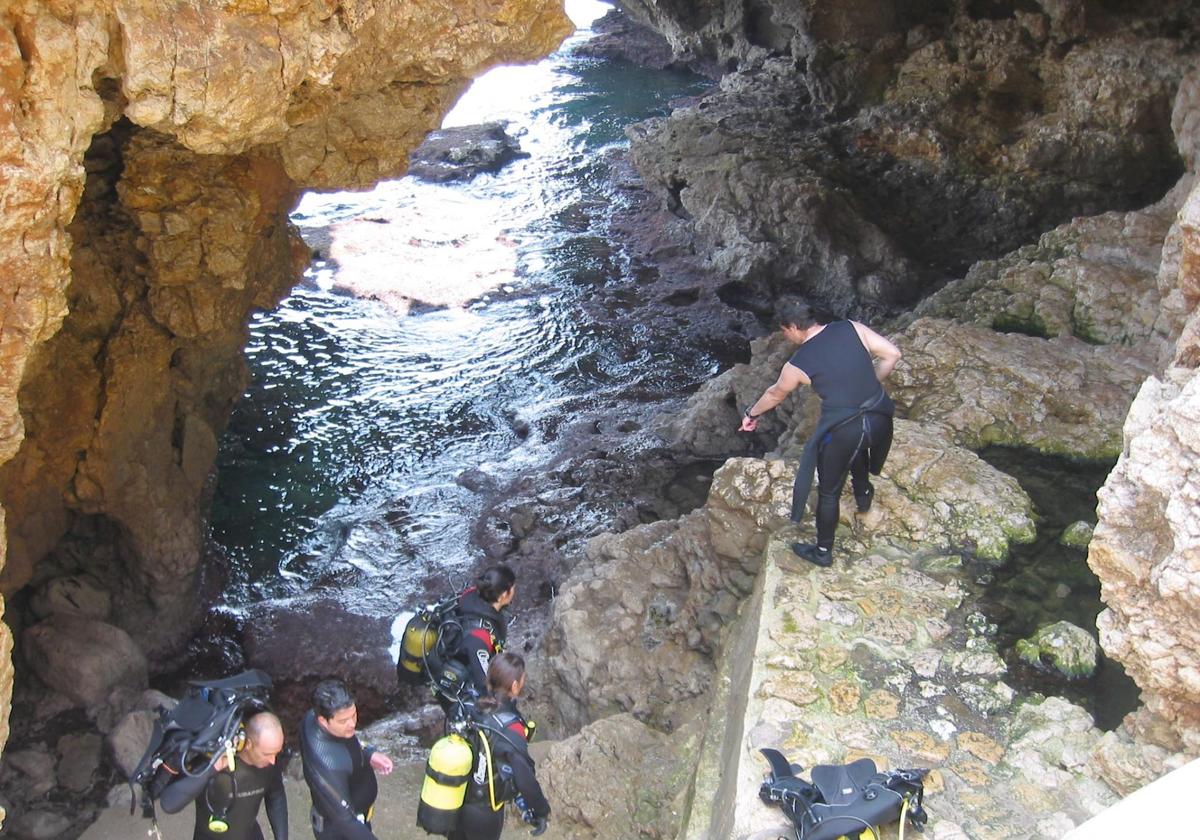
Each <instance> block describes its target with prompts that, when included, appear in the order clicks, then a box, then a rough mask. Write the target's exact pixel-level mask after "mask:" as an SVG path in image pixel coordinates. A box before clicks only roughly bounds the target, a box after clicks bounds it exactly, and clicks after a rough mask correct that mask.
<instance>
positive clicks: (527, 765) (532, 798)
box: [509, 752, 550, 817]
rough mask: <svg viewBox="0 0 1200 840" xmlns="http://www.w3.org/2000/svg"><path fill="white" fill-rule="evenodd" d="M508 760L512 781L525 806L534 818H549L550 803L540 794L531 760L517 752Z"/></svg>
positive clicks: (540, 790) (540, 787)
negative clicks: (509, 761)
mask: <svg viewBox="0 0 1200 840" xmlns="http://www.w3.org/2000/svg"><path fill="white" fill-rule="evenodd" d="M509 758H510V760H511V762H512V769H513V781H514V782H516V784H517V790H519V791H520V792H521V796H523V797H525V804H526V806H528V808H529V810H530V811H532V812H533V815H534V816H535V817H548V816H550V803H549V802H548V801H547V800H546V794H544V793H542V786H541V784H539V783H538V780H537V776H536V775H534V772H533V759H531V758H530V757H529V756H528V755H522V754H521V753H517V752H514V753H513V754H511V755H510V756H509Z"/></svg>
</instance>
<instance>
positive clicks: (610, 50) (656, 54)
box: [575, 9, 679, 68]
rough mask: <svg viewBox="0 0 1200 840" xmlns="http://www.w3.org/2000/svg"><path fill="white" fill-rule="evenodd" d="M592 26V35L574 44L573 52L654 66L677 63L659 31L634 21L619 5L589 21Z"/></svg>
mask: <svg viewBox="0 0 1200 840" xmlns="http://www.w3.org/2000/svg"><path fill="white" fill-rule="evenodd" d="M592 30H593V31H594V32H595V33H596V37H594V38H591V39H589V40H588V41H586V42H584V43H582V44H580V45H579V46H578V47H576V48H575V52H576V54H577V55H586V56H589V57H591V58H599V59H619V60H621V61H629V62H633V63H635V64H638V65H640V66H642V67H654V68H664V67H671V66H674V65H676V64H678V63H679V62H678V61H677V60H676V58H675V55H674V53H673V51H672V50H671V45H670V44H669V43H667V39H666V38H664V37H663V36H662V34H660V33H659V32H658V31H656V30H654V29H652V28H650V27H648V26H643V25H641V24H639V23H637V22H636V21H634V20H632V19H631V18H630V17H629V16H628V15H626V14H624V13H623V12H622V11H621V10H620V9H613V10H612V11H610V12H608V13H607V14H606V15H605V16H604V17H602V18H600V19H599V20H597V21H595V22H594V23H592Z"/></svg>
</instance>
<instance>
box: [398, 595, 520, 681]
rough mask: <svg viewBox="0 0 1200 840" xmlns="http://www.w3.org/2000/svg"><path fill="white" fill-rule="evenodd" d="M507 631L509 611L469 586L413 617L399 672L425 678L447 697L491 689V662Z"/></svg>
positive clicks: (405, 677) (402, 677) (406, 676)
mask: <svg viewBox="0 0 1200 840" xmlns="http://www.w3.org/2000/svg"><path fill="white" fill-rule="evenodd" d="M506 635H507V622H506V621H505V620H504V617H503V616H502V615H501V614H500V613H499V612H498V611H497V610H496V609H495V608H494V607H493V606H492V605H491V604H489V603H487V602H486V601H484V600H483V599H482V598H481V597H480V596H479V593H478V592H477V591H476V588H475V587H473V586H472V587H469V588H467V589H465V590H464V591H463V592H461V593H460V594H458V595H454V596H452V597H449V598H445V599H443V600H441V601H439V602H437V603H436V604H427V605H425V606H423V607H421V608H420V609H418V610H417V612H416V613H415V614H414V615H413V616H412V618H410V619H409V621H408V624H407V625H406V626H405V628H404V635H403V637H402V641H401V645H400V658H399V660H398V661H397V663H396V674H397V676H398V678H399V679H400V681H401V682H416V681H425V682H427V683H428V684H429V686H430V688H431V689H432V690H433V691H434V693H435V694H437V695H439V696H440V697H442V698H444V699H445V700H448V701H450V702H451V703H455V704H459V703H462V702H463V701H465V700H468V699H473V698H474V697H478V696H480V695H482V694H483V693H484V692H485V691H486V688H487V668H488V664H489V663H490V661H491V657H492V656H494V655H495V654H496V653H498V652H499V651H501V650H502V649H503V647H504V642H505V638H506Z"/></svg>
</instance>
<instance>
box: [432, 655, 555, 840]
mask: <svg viewBox="0 0 1200 840" xmlns="http://www.w3.org/2000/svg"><path fill="white" fill-rule="evenodd" d="M524 688H525V660H524V659H522V658H521V657H520V656H519V655H517V654H515V653H508V652H504V653H499V654H497V655H496V656H495V657H493V658H492V662H491V665H490V666H489V667H488V690H489V694H488V695H487V696H485V697H482V698H480V699H479V701H478V702H477V703H476V704H475V724H476V727H477V731H478V734H479V737H480V738H486V739H487V747H488V749H487V750H485V749H483V748H482V747H483V745H482V744H481V745H480V748H479V749H477V750H476V758H475V767H474V770H473V771H472V773H471V777H470V779H468V780H467V794H466V799H465V801H464V802H463V806H462V809H461V810H460V811H459V815H458V828H457V829H455V831H454V832H453V833H452V834H451V835H450V840H498V838H499V837H500V833H501V832H502V831H503V830H504V804H505V803H506V802H509V801H511V800H513V799H516V798H517V797H520V800H521V803H522V805H523V810H524V812H525V815H526V820H527V821H528V822H529V823H530V824H531V825H532V826H533V832H532V833H533V835H534V836H537V835H539V834H541V833H542V832H543V831H545V830H546V826H547V824H548V823H549V821H550V803H549V802H547V801H546V795H545V794H544V793H542V786H541V785H540V784H538V780H537V776H536V775H534V766H533V759H532V758H531V757H530V755H529V738H530V736H531V735H532V732H533V728H532V726H531V725H530V724H529V723H527V722H526V720H525V718H524V717H522V716H521V713H520V711H518V709H517V696H518V695H520V693H521V691H522V690H523V689H524ZM489 751H490V753H491V761H490V762H489V761H488V752H489ZM493 805H496V806H499V807H498V808H496V807H493Z"/></svg>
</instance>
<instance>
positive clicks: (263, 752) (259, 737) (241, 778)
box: [158, 712, 288, 840]
mask: <svg viewBox="0 0 1200 840" xmlns="http://www.w3.org/2000/svg"><path fill="white" fill-rule="evenodd" d="M244 731H245V736H246V737H245V741H243V742H242V745H241V746H240V747H239V748H238V749H237V751H236V752H235V753H234V754H233V765H232V766H230V760H229V757H228V755H227V754H226V755H222V756H221V757H220V758H219V759H217V761H216V762H214V763H213V765H212V767H210V768H209V769H208V770H207V771H206V772H204V773H197V774H196V775H194V776H189V775H187V774H185V773H181V774H180V775H179V776H178V777H176V778H175V779H174V780H172V781H171V783H170V784H168V785H167V786H166V787H165V788H164V789H163V792H162V795H161V796H160V797H159V800H158V801H159V804H160V805H162V809H163V810H164V811H165V812H167V813H168V814H175V813H178V812H180V811H182V810H183V809H184V808H186V807H187V804H188V803H189V802H193V801H194V802H195V803H196V826H195V830H194V831H193V832H192V840H263V833H262V829H261V828H259V825H258V811H259V808H260V807H261V805H262V804H263V802H264V801H265V802H266V804H267V822H268V823H270V825H271V832H272V834H274V835H275V840H288V814H287V794H286V792H285V791H284V789H283V773H282V771H281V768H280V766H279V765H278V764H276V763H275V762H276V759H277V758H278V756H279V754H280V752H282V751H283V726H282V725H281V724H280V722H279V718H277V717H275V715H273V714H271V713H270V712H259V713H258V714H256V715H253V716H251V717H250V718H249V719H248V720H247V721H246V723H245V726H244Z"/></svg>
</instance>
